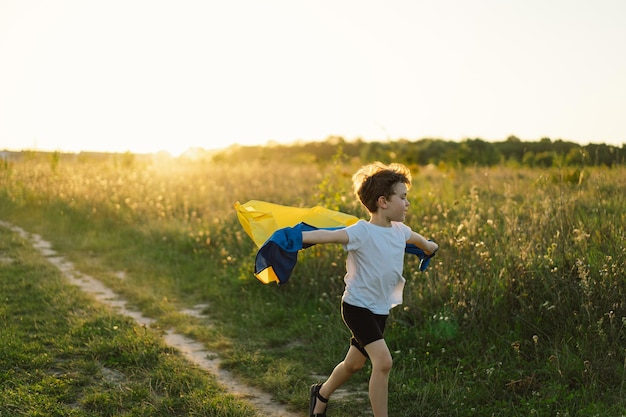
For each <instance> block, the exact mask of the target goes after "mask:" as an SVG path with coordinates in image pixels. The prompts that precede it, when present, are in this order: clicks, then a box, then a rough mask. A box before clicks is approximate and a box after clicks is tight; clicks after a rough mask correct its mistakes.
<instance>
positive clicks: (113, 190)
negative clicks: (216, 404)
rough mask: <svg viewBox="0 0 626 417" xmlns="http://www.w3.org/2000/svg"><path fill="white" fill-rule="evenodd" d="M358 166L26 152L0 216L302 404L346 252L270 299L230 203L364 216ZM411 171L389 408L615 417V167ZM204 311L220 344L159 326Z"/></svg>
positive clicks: (621, 341) (619, 283) (320, 364)
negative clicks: (421, 264) (112, 274)
mask: <svg viewBox="0 0 626 417" xmlns="http://www.w3.org/2000/svg"><path fill="white" fill-rule="evenodd" d="M361 163H362V161H358V160H346V159H345V158H343V157H342V155H341V154H340V153H338V155H337V157H336V158H335V159H334V160H333V161H331V163H329V164H327V165H325V166H322V165H315V164H310V163H309V164H301V165H290V164H287V163H285V164H283V165H273V166H271V167H267V166H264V165H263V164H262V163H260V162H255V161H241V164H239V165H236V166H233V165H225V164H220V163H217V162H211V161H207V160H200V161H189V160H177V159H171V160H169V159H164V160H155V161H153V162H141V161H133V160H132V159H131V160H125V161H122V160H119V159H118V160H115V159H113V160H108V161H101V162H97V163H96V162H94V161H68V160H66V159H64V158H60V160H59V159H58V158H57V159H56V160H54V161H52V160H49V159H48V160H47V159H45V158H37V157H35V156H33V157H31V158H30V159H28V160H26V161H23V162H16V163H13V164H9V165H6V166H4V167H3V168H2V170H1V172H0V214H1V215H2V216H3V217H5V218H8V219H9V220H12V221H15V222H18V223H20V224H21V225H22V226H24V227H27V228H28V227H30V228H34V229H39V230H38V231H39V232H41V233H43V234H44V235H47V236H46V237H47V238H49V239H50V240H53V241H54V242H55V244H56V245H57V246H58V247H60V248H62V249H65V250H67V251H70V252H71V253H74V256H75V257H76V258H78V259H79V263H80V262H82V265H83V266H84V267H91V268H96V269H97V268H100V269H102V270H103V271H102V274H104V275H106V273H105V271H104V270H105V269H106V267H107V265H109V266H110V267H111V268H118V269H124V270H126V271H127V272H128V275H129V276H130V278H129V279H128V280H127V281H125V282H118V281H117V280H116V279H113V278H111V279H110V284H111V285H117V286H118V287H119V288H121V289H122V290H123V291H125V293H126V295H127V296H129V297H130V298H132V300H133V301H134V302H135V303H137V305H139V306H141V307H142V309H144V311H147V312H148V313H150V314H151V315H153V316H157V317H161V320H162V321H163V322H164V323H167V324H172V323H173V324H174V325H178V326H187V327H186V328H187V329H188V331H189V332H191V333H193V334H195V335H196V336H198V337H200V338H202V337H204V338H205V341H206V342H207V343H214V344H215V345H216V346H217V345H219V346H221V348H222V349H223V352H224V357H225V358H226V362H225V363H226V365H227V366H229V367H231V369H232V370H233V371H235V372H238V373H240V374H242V375H244V376H245V377H246V378H249V379H250V380H252V381H254V383H256V384H258V385H262V386H265V387H267V388H268V389H270V390H271V391H272V392H274V393H275V394H276V395H277V397H278V398H280V399H282V400H284V401H287V402H290V403H292V404H293V405H294V406H299V407H302V408H304V407H305V405H304V402H305V401H306V398H305V397H306V385H307V384H308V383H309V382H310V381H311V380H312V379H313V377H312V375H314V374H324V373H327V372H330V370H331V369H332V366H334V364H335V362H336V361H338V360H339V359H340V358H341V356H342V355H343V353H344V351H345V348H346V345H345V341H346V338H347V334H346V332H345V329H344V327H343V325H342V323H341V321H340V318H339V317H338V315H339V314H338V299H339V297H340V295H341V292H342V290H343V283H342V276H343V271H344V265H343V263H344V260H345V254H344V253H343V251H342V250H341V248H340V247H334V246H328V247H313V248H310V249H307V250H306V251H303V252H302V253H301V256H300V261H299V264H298V266H297V268H296V270H295V271H294V276H293V277H292V280H291V281H290V283H289V284H288V285H287V286H284V287H274V286H263V285H262V284H260V283H258V282H256V280H255V279H254V278H253V276H252V273H251V270H252V264H253V259H254V252H255V248H254V247H253V245H252V244H251V242H250V241H249V239H248V238H247V236H245V234H244V233H243V232H242V229H241V228H240V227H239V225H238V224H237V221H236V216H235V214H234V211H233V210H232V203H233V202H234V201H236V200H239V201H242V202H244V201H247V200H249V199H259V200H267V201H272V202H276V203H280V204H286V205H296V206H312V205H316V204H322V205H325V206H327V207H329V208H333V209H339V210H342V211H346V212H350V213H353V214H355V215H358V216H361V217H363V216H364V215H365V214H364V212H363V210H362V209H361V208H360V207H359V206H358V204H356V203H355V201H354V198H353V196H352V195H351V192H350V177H351V175H352V173H353V172H354V170H355V169H356V168H358V166H360V165H361ZM412 169H413V175H414V184H413V188H412V189H411V191H410V201H411V205H412V207H411V215H410V216H409V217H408V219H407V223H408V224H409V225H410V226H411V227H412V228H413V229H414V230H416V231H418V232H420V233H422V234H423V235H425V236H426V237H428V238H432V239H434V240H436V241H437V242H438V243H439V244H440V247H441V250H440V251H439V253H438V255H437V257H436V258H435V259H434V262H433V263H432V264H431V267H430V268H429V269H428V270H427V271H426V272H423V273H420V272H418V268H417V265H416V263H415V260H412V259H409V258H407V262H406V268H405V276H406V278H407V288H406V290H405V299H404V304H403V305H402V306H401V307H398V308H396V309H394V310H393V311H392V317H391V320H390V325H389V330H388V343H389V345H390V347H391V349H392V351H393V352H394V371H393V372H392V381H391V384H392V388H391V390H390V395H391V398H392V402H391V403H392V412H394V413H395V414H397V415H405V416H415V415H432V416H435V415H442V416H443V415H446V416H465V415H468V416H469V415H502V416H511V415H563V416H565V415H578V414H579V413H580V415H594V414H596V413H599V412H600V411H602V415H621V414H622V413H626V405H625V404H624V400H623V394H624V381H625V378H626V373H625V369H624V365H625V363H626V362H625V361H626V352H625V350H624V347H625V346H626V345H625V342H626V333H625V329H624V325H625V323H626V308H625V305H624V300H625V299H626V297H625V295H626V294H625V292H626V282H625V280H624V277H625V276H626V271H625V269H626V249H625V244H624V242H625V240H624V239H625V236H624V233H625V232H624V224H626V197H625V195H626V170H625V169H624V168H613V169H607V168H594V169H585V170H584V171H581V170H573V169H557V168H555V169H550V170H533V169H526V168H505V167H496V168H485V169H453V168H449V167H445V166H440V167H433V166H429V167H417V166H415V167H412ZM98 259H99V260H100V261H97V260H98ZM164 298H165V299H166V300H164ZM199 300H201V301H209V303H210V305H211V308H210V310H211V315H212V317H213V318H214V319H215V320H217V323H219V324H218V325H217V329H214V330H212V332H213V333H210V334H207V332H205V331H204V330H202V329H200V328H198V327H193V326H189V325H185V324H184V323H181V322H177V321H176V320H175V319H173V318H172V317H173V316H172V315H170V312H171V311H173V309H174V308H175V304H185V303H192V302H197V301H199ZM215 332H218V333H220V337H218V336H216V333H215ZM203 335H205V336H203ZM218 340H219V342H218ZM366 380H367V374H366V373H363V374H362V375H359V376H357V377H356V378H355V379H354V381H352V382H351V384H353V387H358V386H359V385H363V384H365V383H366ZM350 401H351V400H350V399H347V400H343V402H342V401H336V404H335V406H334V407H335V408H334V410H335V413H343V414H338V415H346V416H347V415H351V414H350V411H349V409H350V406H349V404H350ZM342 404H347V405H346V406H345V407H344V406H343V405H342ZM598 404H599V405H598ZM557 413H560V414H557Z"/></svg>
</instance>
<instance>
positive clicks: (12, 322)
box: [0, 228, 255, 417]
mask: <svg viewBox="0 0 626 417" xmlns="http://www.w3.org/2000/svg"><path fill="white" fill-rule="evenodd" d="M0 258H1V260H0V262H1V266H0V299H1V300H2V302H1V303H0V381H1V382H0V383H1V385H2V390H0V415H3V416H4V415H7V416H18V415H28V416H46V417H49V416H191V415H203V416H241V417H243V416H253V415H255V414H254V412H253V410H251V409H250V407H249V406H246V405H245V404H243V403H241V402H240V401H238V400H236V399H235V398H233V397H232V396H230V395H229V394H227V393H225V392H224V391H223V390H222V389H221V388H220V387H219V386H218V385H217V383H216V381H215V380H214V378H213V377H212V376H211V375H208V374H207V373H206V372H204V371H202V370H200V369H198V368H197V367H196V366H194V365H192V364H190V363H188V362H187V361H185V360H184V359H183V358H182V357H181V356H180V354H179V353H177V352H176V351H175V350H173V349H171V348H169V347H167V346H166V345H164V343H163V342H162V340H161V336H160V334H159V332H158V331H156V330H153V329H149V328H145V327H141V326H139V325H137V323H135V322H134V321H133V320H131V319H130V318H127V317H124V316H120V315H117V314H114V313H112V312H111V311H109V310H108V309H106V308H103V307H101V306H99V305H96V304H95V303H94V302H93V301H92V300H90V299H89V298H88V297H87V296H85V295H83V294H82V293H81V292H80V290H78V289H77V288H75V287H73V286H70V285H69V284H67V283H66V282H64V280H63V278H62V277H61V276H60V273H59V271H58V270H57V269H56V268H55V267H53V266H52V265H51V264H49V263H48V262H47V261H46V260H45V259H42V258H41V256H40V255H39V253H38V252H37V251H35V250H34V249H33V248H32V247H30V246H29V242H25V241H24V240H22V239H21V238H20V237H19V236H17V235H16V234H14V233H12V232H10V231H8V230H7V229H5V228H0Z"/></svg>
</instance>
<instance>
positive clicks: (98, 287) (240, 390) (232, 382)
mask: <svg viewBox="0 0 626 417" xmlns="http://www.w3.org/2000/svg"><path fill="white" fill-rule="evenodd" d="M0 226H2V227H5V228H7V229H10V230H12V231H13V232H15V233H18V234H19V235H20V236H21V237H22V238H24V239H26V240H28V241H30V242H31V243H32V245H33V247H34V248H36V249H37V250H39V252H40V253H41V254H42V255H43V256H44V257H46V258H47V259H48V261H50V262H51V263H52V264H53V265H54V266H56V267H57V268H58V269H59V270H60V271H61V273H62V274H63V276H65V277H66V279H67V280H68V281H69V282H70V283H71V284H73V285H76V286H78V287H79V288H80V289H81V290H83V291H84V292H85V293H87V294H90V295H91V296H93V297H94V298H95V299H96V300H97V301H99V302H101V303H104V304H106V305H108V306H110V307H112V308H113V309H114V310H115V311H116V312H118V313H120V314H123V315H125V316H129V317H132V318H133V319H134V320H135V321H136V322H137V323H138V324H139V325H142V326H146V327H148V326H150V325H151V324H153V323H154V320H153V319H151V318H149V317H145V316H143V315H142V314H141V312H137V311H133V310H130V309H128V308H127V307H126V304H127V302H126V300H124V299H123V298H121V297H120V296H119V295H118V294H116V293H115V292H113V291H112V290H111V289H110V288H108V287H107V286H105V285H104V284H103V283H102V282H100V281H98V280H97V279H95V278H93V277H91V276H89V275H85V274H83V273H81V272H80V271H77V270H76V269H75V268H74V265H73V264H72V263H71V262H69V261H67V260H66V259H65V257H63V256H61V255H59V254H58V253H57V252H56V251H55V250H53V249H52V245H51V244H50V242H47V241H45V240H43V239H42V238H41V236H39V235H36V234H32V233H28V232H26V231H25V230H24V229H22V228H21V227H18V226H15V225H13V224H11V223H8V222H5V221H1V220H0ZM164 340H165V342H166V343H167V344H168V345H170V346H171V347H174V348H176V349H178V350H179V351H180V352H181V353H182V354H183V355H184V356H185V357H186V358H187V359H188V360H189V361H191V362H193V363H195V364H197V365H198V366H200V367H201V368H203V369H205V370H206V371H208V372H211V373H212V374H213V375H215V377H216V378H217V380H218V381H219V383H220V384H221V385H222V386H223V387H224V388H225V389H226V390H227V391H228V392H229V393H230V394H232V395H235V396H237V397H239V398H242V399H244V400H245V401H247V402H248V403H250V404H251V405H252V406H253V407H255V408H256V409H257V410H258V411H259V415H263V416H271V417H301V416H302V415H303V414H294V413H293V412H290V411H288V410H287V409H286V408H285V407H284V406H282V405H281V404H278V403H276V402H274V401H273V400H272V397H271V396H270V395H269V394H268V393H266V392H263V391H260V390H258V389H257V388H254V387H250V386H248V385H245V384H242V383H241V382H239V381H237V380H236V379H235V378H234V377H233V376H232V375H231V374H230V373H229V372H227V371H225V370H223V369H221V368H220V359H219V357H218V355H217V353H215V352H211V351H209V350H207V349H206V348H205V347H204V345H202V344H201V343H199V342H196V341H195V340H192V339H190V338H189V337H186V336H184V335H181V334H178V333H175V332H174V331H172V330H168V331H167V332H166V334H165V335H164Z"/></svg>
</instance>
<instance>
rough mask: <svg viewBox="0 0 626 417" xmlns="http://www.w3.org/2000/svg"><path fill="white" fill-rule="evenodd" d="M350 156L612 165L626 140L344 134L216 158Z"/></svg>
mask: <svg viewBox="0 0 626 417" xmlns="http://www.w3.org/2000/svg"><path fill="white" fill-rule="evenodd" d="M339 148H340V149H341V153H342V154H343V155H344V156H346V157H348V158H352V157H359V158H361V159H362V160H367V161H372V160H379V161H384V162H392V161H393V162H401V163H404V164H407V165H429V164H434V165H441V164H445V165H451V166H495V165H511V166H527V167H540V168H549V167H558V166H573V167H584V166H607V167H612V166H616V165H624V164H625V163H626V144H622V146H621V147H617V146H613V145H606V144H603V143H602V144H588V145H580V144H577V143H574V142H568V141H563V140H560V139H559V140H555V141H553V140H551V139H549V138H543V139H541V140H539V141H536V142H528V141H522V140H520V139H519V138H517V137H515V136H510V137H508V138H507V139H506V140H504V141H501V142H488V141H485V140H482V139H465V140H463V141H460V142H457V141H450V140H442V139H420V140H415V141H410V140H406V139H400V140H397V141H385V142H381V141H363V140H361V139H357V140H354V141H347V140H345V139H343V138H342V137H329V138H327V139H326V140H324V141H318V142H301V143H295V144H290V145H282V144H273V145H266V146H240V145H235V146H231V147H229V148H226V149H224V150H221V151H218V152H217V153H214V154H212V158H213V160H220V161H241V160H262V161H266V162H272V161H293V162H296V163H307V162H311V163H312V162H324V161H330V160H331V158H332V157H333V156H334V155H336V154H337V152H338V149H339Z"/></svg>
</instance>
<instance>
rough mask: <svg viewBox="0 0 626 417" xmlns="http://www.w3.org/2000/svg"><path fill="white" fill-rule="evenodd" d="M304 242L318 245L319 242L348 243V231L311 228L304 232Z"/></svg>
mask: <svg viewBox="0 0 626 417" xmlns="http://www.w3.org/2000/svg"><path fill="white" fill-rule="evenodd" d="M302 243H306V244H310V245H316V244H318V243H342V244H346V243H348V233H347V232H346V231H345V230H344V229H336V230H324V229H320V230H311V231H309V232H302Z"/></svg>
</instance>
